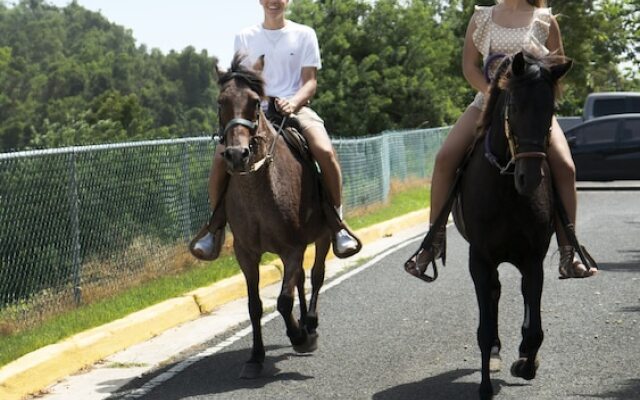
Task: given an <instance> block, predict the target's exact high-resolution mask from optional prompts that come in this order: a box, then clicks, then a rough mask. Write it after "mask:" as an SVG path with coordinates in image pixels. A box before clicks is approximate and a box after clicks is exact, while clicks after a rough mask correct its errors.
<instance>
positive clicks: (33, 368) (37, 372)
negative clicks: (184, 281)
mask: <svg viewBox="0 0 640 400" xmlns="http://www.w3.org/2000/svg"><path fill="white" fill-rule="evenodd" d="M428 216H429V212H428V209H423V210H419V211H415V212H412V213H409V214H406V215H404V216H401V217H398V218H394V219H392V220H389V221H386V222H383V223H380V224H377V225H374V226H371V227H368V228H365V229H361V230H358V231H357V234H358V236H359V237H360V240H361V241H362V243H363V244H364V245H366V244H368V243H372V242H374V241H375V240H378V239H380V238H384V237H387V236H390V235H393V234H394V233H396V232H400V231H402V230H404V229H407V228H409V227H412V226H416V225H419V224H425V225H426V224H427V221H428ZM313 256H314V248H313V246H309V248H308V249H307V252H306V253H305V268H306V269H308V268H310V267H311V265H312V263H313ZM332 257H334V256H333V253H331V252H330V253H329V256H328V257H327V259H330V258H332ZM260 270H261V271H260V287H264V286H268V285H270V284H273V283H275V282H278V281H280V280H281V279H282V264H281V263H280V262H279V260H278V261H277V262H274V263H272V264H270V265H265V266H261V267H260ZM245 296H246V286H245V282H244V277H243V276H242V274H238V275H235V276H232V277H230V278H227V279H224V280H222V281H220V282H217V283H215V284H213V285H211V286H208V287H204V288H200V289H196V290H194V291H192V292H189V293H186V294H185V295H183V296H180V297H177V298H174V299H170V300H166V301H164V302H162V303H159V304H156V305H154V306H152V307H149V308H147V309H144V310H141V311H138V312H135V313H132V314H130V315H128V316H126V317H124V318H121V319H119V320H116V321H114V322H111V323H108V324H106V325H103V326H100V327H97V328H93V329H90V330H88V331H85V332H81V333H79V334H76V335H74V336H72V337H70V338H68V339H65V340H64V341H62V342H59V343H56V344H52V345H49V346H46V347H43V348H42V349H39V350H36V351H34V352H32V353H29V354H27V355H25V356H23V357H21V358H19V359H17V360H15V361H13V362H11V363H9V364H7V365H5V366H4V367H2V368H1V369H0V399H3V400H20V399H22V398H24V397H25V396H27V395H29V394H32V393H36V392H38V391H42V390H44V389H45V388H46V387H48V386H49V385H51V384H53V383H55V382H56V381H58V380H60V379H62V378H64V377H66V376H68V375H71V374H73V373H75V372H77V371H80V370H81V369H83V368H87V367H89V366H91V365H93V364H94V363H96V362H97V361H100V360H101V359H104V358H105V357H107V356H109V355H111V354H114V353H116V352H118V351H121V350H124V349H125V348H128V347H130V346H132V345H134V344H136V343H140V342H143V341H146V340H148V339H150V338H152V337H154V336H156V335H158V334H160V333H162V332H164V331H165V330H167V329H169V328H172V327H175V326H178V325H180V324H183V323H185V322H188V321H191V320H194V319H197V318H199V317H200V316H201V315H203V314H207V313H210V312H211V311H213V310H215V309H216V308H218V307H220V306H221V305H223V304H226V303H228V302H231V301H233V300H237V299H239V298H242V297H245Z"/></svg>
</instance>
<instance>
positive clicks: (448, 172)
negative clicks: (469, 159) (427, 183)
mask: <svg viewBox="0 0 640 400" xmlns="http://www.w3.org/2000/svg"><path fill="white" fill-rule="evenodd" d="M480 112H481V110H480V109H479V108H477V107H474V106H469V107H468V108H467V109H466V111H465V112H464V113H463V114H462V115H461V116H460V118H458V121H456V123H455V125H454V126H453V127H452V128H451V131H450V132H449V134H448V135H447V138H446V139H445V141H444V143H443V144H442V147H441V148H440V150H439V151H438V154H437V155H436V160H435V164H434V167H433V175H432V176H431V211H430V214H429V221H430V222H431V223H433V222H434V221H435V219H436V217H437V216H438V214H439V213H440V210H442V207H444V204H445V202H446V201H447V194H448V193H449V188H450V187H451V185H452V184H453V180H454V178H455V176H456V170H457V169H458V166H460V163H461V162H462V159H463V158H464V155H465V151H466V149H467V148H468V147H469V146H470V145H471V143H473V138H474V137H475V132H476V127H477V122H478V118H479V117H480Z"/></svg>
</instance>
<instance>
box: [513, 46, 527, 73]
mask: <svg viewBox="0 0 640 400" xmlns="http://www.w3.org/2000/svg"><path fill="white" fill-rule="evenodd" d="M525 68H526V61H525V60H524V54H523V53H522V52H518V53H517V54H516V55H515V56H513V61H512V62H511V70H512V71H513V74H514V75H516V76H519V75H524V71H525Z"/></svg>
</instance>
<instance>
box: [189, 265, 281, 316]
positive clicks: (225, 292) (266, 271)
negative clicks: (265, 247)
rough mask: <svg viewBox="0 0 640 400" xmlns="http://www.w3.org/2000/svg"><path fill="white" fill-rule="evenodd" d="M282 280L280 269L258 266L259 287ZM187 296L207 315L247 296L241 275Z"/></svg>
mask: <svg viewBox="0 0 640 400" xmlns="http://www.w3.org/2000/svg"><path fill="white" fill-rule="evenodd" d="M281 279H282V267H278V266H276V265H265V266H260V287H265V286H268V285H270V284H272V283H274V282H278V281H280V280H281ZM187 295H190V296H193V298H194V299H195V302H196V304H198V306H199V307H200V312H202V313H203V314H205V313H209V312H211V311H213V310H214V309H216V308H217V307H220V306H221V305H223V304H226V303H228V302H230V301H233V300H237V299H239V298H242V297H245V296H246V295H247V285H246V284H245V281H244V276H243V275H242V274H238V275H234V276H232V277H230V278H227V279H224V280H222V281H220V282H217V283H215V284H214V285H211V286H208V287H204V288H200V289H196V290H194V291H192V292H189V293H187Z"/></svg>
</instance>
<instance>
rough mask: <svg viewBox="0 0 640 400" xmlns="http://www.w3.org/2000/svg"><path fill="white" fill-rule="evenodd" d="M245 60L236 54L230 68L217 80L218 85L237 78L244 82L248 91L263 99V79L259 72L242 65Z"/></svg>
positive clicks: (244, 57)
mask: <svg viewBox="0 0 640 400" xmlns="http://www.w3.org/2000/svg"><path fill="white" fill-rule="evenodd" d="M245 59H246V56H245V55H243V54H240V53H236V54H235V55H234V56H233V61H231V68H230V69H229V70H228V71H227V72H225V73H224V74H222V75H221V76H220V77H219V78H218V85H219V86H222V85H224V84H225V83H227V82H229V81H230V80H232V79H236V78H238V79H240V80H242V81H244V82H245V83H246V84H247V85H248V86H249V89H251V90H253V91H254V92H256V93H257V94H258V96H260V97H264V79H263V78H262V75H261V74H260V73H259V72H256V71H254V70H252V69H250V68H248V67H246V66H245V65H244V64H243V63H244V60H245Z"/></svg>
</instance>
